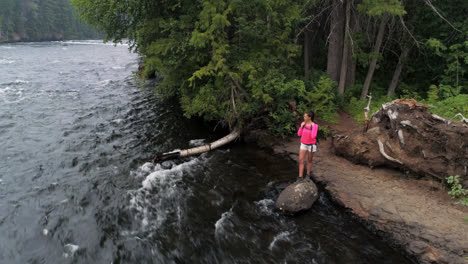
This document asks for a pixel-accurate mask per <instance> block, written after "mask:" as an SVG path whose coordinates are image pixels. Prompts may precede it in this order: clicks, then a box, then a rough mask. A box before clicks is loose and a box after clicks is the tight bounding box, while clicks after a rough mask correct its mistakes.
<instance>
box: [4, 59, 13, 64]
mask: <svg viewBox="0 0 468 264" xmlns="http://www.w3.org/2000/svg"><path fill="white" fill-rule="evenodd" d="M14 62H15V61H14V60H7V59H0V64H12V63H14Z"/></svg>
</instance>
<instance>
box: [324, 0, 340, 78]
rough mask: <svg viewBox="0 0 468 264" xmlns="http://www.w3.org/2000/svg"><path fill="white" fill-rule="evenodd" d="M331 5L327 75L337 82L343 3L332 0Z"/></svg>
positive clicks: (338, 0) (338, 76)
mask: <svg viewBox="0 0 468 264" xmlns="http://www.w3.org/2000/svg"><path fill="white" fill-rule="evenodd" d="M332 5H333V8H332V12H331V22H330V35H329V44H328V58H327V73H328V74H329V75H330V77H331V78H332V79H333V80H335V81H339V78H340V70H341V61H342V55H343V38H344V34H343V33H344V31H343V27H344V20H343V17H344V14H343V3H342V2H341V1H340V0H332Z"/></svg>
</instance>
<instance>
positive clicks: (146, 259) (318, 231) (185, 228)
mask: <svg viewBox="0 0 468 264" xmlns="http://www.w3.org/2000/svg"><path fill="white" fill-rule="evenodd" d="M137 62H138V58H137V56H136V55H135V54H131V53H129V52H128V46H126V45H119V46H116V47H115V46H113V45H105V44H102V43H101V42H99V41H75V42H71V41H70V42H45V43H25V44H3V45H0V263H2V264H3V263H372V264H373V263H412V262H411V261H410V260H409V259H407V258H406V257H405V256H403V254H402V253H401V252H400V251H398V250H394V249H392V248H390V247H389V246H388V245H387V243H385V242H383V241H382V240H381V239H379V238H378V237H376V236H375V235H373V234H372V233H371V232H369V231H368V230H367V229H366V228H364V227H363V226H362V225H361V224H360V223H358V222H357V221H355V220H354V219H352V218H351V217H350V216H349V215H347V214H346V213H345V212H344V211H343V210H342V209H341V208H338V207H337V206H335V205H333V204H332V203H331V202H330V201H329V199H328V198H327V197H326V196H325V195H323V194H322V195H321V196H320V198H319V200H318V201H317V203H316V204H315V205H314V207H313V209H312V210H310V211H308V212H305V213H302V214H299V215H297V216H295V217H291V216H284V215H282V214H280V213H278V212H277V211H276V210H274V206H273V205H274V200H275V199H276V197H277V196H278V192H277V191H276V188H275V186H276V185H277V184H278V183H279V182H285V181H292V180H294V177H295V176H296V170H297V169H296V164H295V163H294V162H291V161H288V160H285V159H282V158H280V157H273V156H271V155H270V154H268V153H266V152H264V151H261V150H257V149H256V148H255V147H254V146H249V145H245V144H242V143H237V144H231V145H229V146H227V147H224V148H222V149H219V150H215V151H212V152H211V153H206V154H203V155H201V156H198V157H192V158H187V159H184V160H179V161H170V162H167V161H166V162H164V163H162V164H156V165H153V164H150V163H148V162H147V161H148V158H149V157H151V156H152V154H154V153H158V152H166V151H171V150H175V149H183V148H187V147H189V146H195V145H198V144H201V143H203V142H207V141H211V140H213V139H216V138H217V137H219V136H221V135H220V134H219V133H218V132H217V133H216V134H214V133H212V131H211V130H210V129H209V128H207V127H204V126H202V125H200V122H197V121H190V120H186V119H184V118H183V117H182V114H181V112H180V110H179V109H178V107H177V103H176V102H171V101H166V102H163V101H162V100H161V99H160V97H159V96H158V95H156V94H155V93H154V92H153V91H152V89H149V88H146V89H143V88H141V87H140V86H138V84H137V83H136V81H135V79H134V77H133V72H134V71H136V69H137V67H138V65H137ZM272 182H273V183H272ZM269 183H270V184H269Z"/></svg>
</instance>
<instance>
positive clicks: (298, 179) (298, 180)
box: [296, 177, 304, 182]
mask: <svg viewBox="0 0 468 264" xmlns="http://www.w3.org/2000/svg"><path fill="white" fill-rule="evenodd" d="M302 180H304V177H297V180H296V182H300V181H302Z"/></svg>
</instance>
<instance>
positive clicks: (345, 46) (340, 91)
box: [338, 0, 351, 95]
mask: <svg viewBox="0 0 468 264" xmlns="http://www.w3.org/2000/svg"><path fill="white" fill-rule="evenodd" d="M350 16H351V0H346V12H345V17H346V22H345V28H344V41H343V58H342V61H341V72H340V82H339V84H338V95H343V93H344V90H345V84H346V74H347V72H348V56H349V55H348V52H349V46H350V32H349V20H350Z"/></svg>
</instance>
